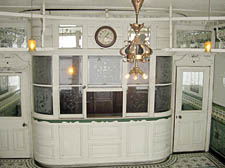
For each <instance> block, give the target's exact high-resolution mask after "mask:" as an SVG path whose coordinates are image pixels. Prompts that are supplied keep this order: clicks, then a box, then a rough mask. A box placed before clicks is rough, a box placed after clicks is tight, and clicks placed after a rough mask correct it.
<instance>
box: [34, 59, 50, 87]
mask: <svg viewBox="0 0 225 168" xmlns="http://www.w3.org/2000/svg"><path fill="white" fill-rule="evenodd" d="M32 63H33V65H32V67H33V83H35V84H42V85H51V84H52V57H50V56H33V62H32Z"/></svg>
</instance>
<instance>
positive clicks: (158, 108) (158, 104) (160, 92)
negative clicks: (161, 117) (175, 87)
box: [155, 85, 171, 113]
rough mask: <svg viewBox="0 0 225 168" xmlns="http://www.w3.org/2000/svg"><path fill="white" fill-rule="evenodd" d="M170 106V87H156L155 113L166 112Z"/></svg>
mask: <svg viewBox="0 0 225 168" xmlns="http://www.w3.org/2000/svg"><path fill="white" fill-rule="evenodd" d="M170 106H171V86H170V85H169V86H157V87H156V89H155V113H159V112H166V111H168V110H170Z"/></svg>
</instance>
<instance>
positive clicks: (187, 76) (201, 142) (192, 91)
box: [174, 67, 209, 152]
mask: <svg viewBox="0 0 225 168" xmlns="http://www.w3.org/2000/svg"><path fill="white" fill-rule="evenodd" d="M208 89H209V68H208V67H178V68H177V82H176V111H175V129H174V152H185V151H201V150H204V149H205V143H206V127H207V125H206V124H207V113H208V112H207V107H208Z"/></svg>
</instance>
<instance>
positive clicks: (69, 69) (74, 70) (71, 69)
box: [67, 66, 76, 75]
mask: <svg viewBox="0 0 225 168" xmlns="http://www.w3.org/2000/svg"><path fill="white" fill-rule="evenodd" d="M67 73H68V74H70V75H74V74H76V68H75V67H74V66H70V67H69V68H68V69H67Z"/></svg>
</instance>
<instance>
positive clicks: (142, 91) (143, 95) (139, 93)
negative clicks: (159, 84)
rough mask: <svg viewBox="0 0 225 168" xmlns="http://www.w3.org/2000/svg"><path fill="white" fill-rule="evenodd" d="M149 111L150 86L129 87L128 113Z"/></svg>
mask: <svg viewBox="0 0 225 168" xmlns="http://www.w3.org/2000/svg"><path fill="white" fill-rule="evenodd" d="M147 111H148V87H138V86H136V87H128V90H127V113H140V112H147Z"/></svg>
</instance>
